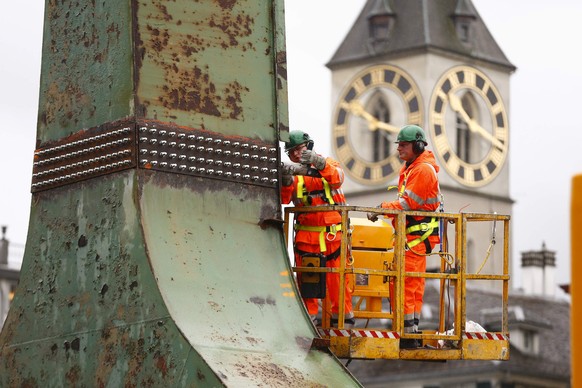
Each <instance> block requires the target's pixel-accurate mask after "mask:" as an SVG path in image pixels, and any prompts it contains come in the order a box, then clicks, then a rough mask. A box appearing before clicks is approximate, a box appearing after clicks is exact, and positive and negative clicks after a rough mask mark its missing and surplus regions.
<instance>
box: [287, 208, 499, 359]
mask: <svg viewBox="0 0 582 388" xmlns="http://www.w3.org/2000/svg"><path fill="white" fill-rule="evenodd" d="M321 211H334V212H339V213H340V214H341V219H342V234H341V248H340V249H341V253H340V255H341V257H340V262H339V267H338V268H328V267H323V268H321V267H315V268H314V267H305V266H293V271H295V272H296V273H329V272H332V273H338V274H339V277H340V281H339V285H340V286H339V294H340V297H339V300H344V295H345V292H346V290H345V278H346V276H352V277H353V276H356V275H365V276H370V277H373V276H382V277H383V278H385V279H389V281H392V282H393V285H394V287H393V293H394V295H390V296H389V297H390V298H393V299H394V300H393V302H392V305H393V306H394V310H393V311H390V312H385V311H380V312H378V311H376V312H370V311H365V312H360V311H357V312H356V313H355V314H356V318H357V321H361V319H367V320H368V321H367V322H369V320H371V319H384V320H386V319H387V318H388V319H391V327H390V328H389V329H388V330H387V331H390V332H391V333H392V334H393V335H390V336H387V338H388V339H387V342H392V344H391V345H389V346H388V345H386V348H383V350H381V351H380V352H379V353H378V352H377V351H376V352H371V353H370V354H368V352H367V351H366V349H365V347H366V345H363V347H364V348H363V349H359V350H357V351H354V349H352V342H353V341H351V340H350V342H349V344H348V345H345V346H338V347H336V350H337V352H335V351H334V352H335V353H336V355H338V356H339V357H348V358H351V357H352V356H353V354H354V353H357V354H358V355H359V357H360V358H367V357H368V355H369V356H370V358H379V357H378V356H379V355H380V356H381V357H383V358H402V352H398V351H397V350H398V346H397V345H398V344H397V343H396V345H394V342H396V341H399V339H417V340H419V341H422V343H423V344H426V345H427V346H425V347H423V348H422V349H421V350H420V351H424V350H443V349H444V348H442V347H439V346H437V344H438V343H439V342H440V343H446V344H456V347H457V349H456V350H458V351H459V352H457V353H453V354H446V355H445V354H444V353H443V356H442V357H438V356H434V355H431V356H426V357H420V356H419V357H417V358H445V359H462V358H476V359H508V354H509V353H508V351H509V350H508V349H509V344H508V338H509V327H508V318H507V314H508V306H507V300H508V292H509V280H510V277H509V220H510V217H509V216H506V215H498V214H481V213H458V214H453V213H443V212H420V211H396V210H387V209H379V208H372V207H361V206H338V205H335V206H325V207H288V208H285V219H284V228H285V232H286V233H285V235H286V237H287V242H289V240H292V239H293V236H292V233H293V225H292V222H293V220H292V216H293V217H295V216H297V215H298V214H301V213H310V212H321ZM367 213H374V214H377V215H378V216H379V218H380V219H382V218H385V219H386V220H387V221H388V222H390V221H391V220H394V222H393V225H394V229H393V245H392V252H393V262H392V263H391V266H390V267H389V268H387V269H378V266H375V268H365V267H360V266H357V260H356V263H354V264H352V265H348V264H347V261H346V257H348V252H351V254H352V255H355V254H356V252H355V251H354V250H352V249H350V247H351V236H352V230H353V228H352V229H350V226H349V225H350V223H349V220H350V217H353V216H354V214H356V215H358V217H362V218H365V217H366V214H367ZM407 216H421V217H435V218H437V219H438V220H439V221H440V224H441V237H442V239H441V245H440V249H435V250H437V251H435V252H433V253H432V254H430V256H438V257H440V268H439V270H438V272H435V273H433V272H407V271H405V266H404V257H405V250H406V249H407V248H406V232H405V231H406V217H407ZM484 222H487V223H490V224H491V226H492V228H491V231H492V232H491V234H490V236H489V237H490V244H489V249H488V250H487V256H489V254H490V253H491V249H498V250H499V249H500V250H501V256H502V258H501V260H502V270H501V273H498V274H481V273H480V271H479V272H476V273H467V233H468V231H467V227H468V225H470V224H473V223H484ZM451 226H452V227H453V229H452V230H451ZM346 231H347V233H346ZM497 234H499V237H498V236H497ZM449 237H451V238H449ZM449 240H452V241H451V242H449ZM497 240H502V246H501V248H495V245H496V242H497ZM487 259H488V257H486V258H485V261H487ZM496 260H498V258H496ZM405 277H418V278H424V279H427V280H428V279H437V280H439V282H440V291H439V303H440V306H439V318H438V329H437V330H435V332H421V333H405V332H404V314H403V306H404V281H403V280H404V278H405ZM467 281H495V282H501V284H502V286H501V293H500V294H501V295H500V296H501V311H500V316H499V321H500V322H501V325H500V327H501V331H500V332H499V333H498V334H499V337H500V338H502V339H504V341H505V343H503V344H500V343H496V344H495V346H493V348H492V349H493V350H492V351H484V352H482V353H483V354H482V355H479V354H476V353H475V352H478V351H479V350H478V348H479V347H477V348H476V347H474V346H473V347H472V348H473V349H474V350H472V351H470V350H467V347H466V346H462V344H463V341H465V342H466V343H467V342H468V341H469V340H470V339H471V336H469V337H467V335H466V330H465V327H466V322H467V309H466V299H467V293H468V292H470V290H469V291H468V290H467ZM451 289H452V293H453V296H452V299H450V300H448V303H447V299H446V298H445V295H449V292H450V290H451ZM384 299H386V298H384ZM322 304H323V307H324V308H323V314H322V326H321V329H323V330H320V333H322V336H323V337H329V335H330V332H329V331H328V330H327V329H330V328H332V326H331V325H330V313H329V301H328V298H327V297H326V298H323V300H322ZM356 304H357V303H356ZM451 304H452V305H453V316H454V318H453V320H451V319H450V318H449V315H450V309H451ZM366 307H367V306H366ZM344 312H345V311H344V304H343V303H340V304H339V311H338V315H339V319H338V323H337V328H336V329H337V330H338V331H340V332H341V331H342V330H344V332H342V333H344V334H345V333H347V334H345V335H347V336H348V337H350V336H353V333H350V331H349V330H347V331H346V330H345V322H344V318H343V317H344ZM357 326H358V325H356V327H357ZM332 329H333V328H332ZM354 329H355V328H354ZM365 329H368V325H367V324H366V326H365ZM378 330H380V331H384V330H386V328H379V329H378ZM336 340H338V339H337V338H330V344H331V348H332V350H334V344H333V343H334V341H336ZM475 349H477V350H475ZM447 350H450V349H447ZM338 352H339V353H340V354H337V353H338ZM449 353H450V352H449ZM498 353H503V354H498ZM396 354H400V356H396ZM362 355H364V357H362ZM413 358H414V357H413Z"/></svg>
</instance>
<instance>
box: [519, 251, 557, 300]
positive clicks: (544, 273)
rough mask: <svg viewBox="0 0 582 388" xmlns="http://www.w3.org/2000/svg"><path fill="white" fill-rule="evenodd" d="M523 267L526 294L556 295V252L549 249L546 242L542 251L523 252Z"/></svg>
mask: <svg viewBox="0 0 582 388" xmlns="http://www.w3.org/2000/svg"><path fill="white" fill-rule="evenodd" d="M521 268H522V274H523V290H524V292H525V293H526V294H528V295H540V296H551V297H552V296H555V295H556V252H554V251H548V250H547V249H546V244H545V243H542V250H541V251H529V252H522V254H521Z"/></svg>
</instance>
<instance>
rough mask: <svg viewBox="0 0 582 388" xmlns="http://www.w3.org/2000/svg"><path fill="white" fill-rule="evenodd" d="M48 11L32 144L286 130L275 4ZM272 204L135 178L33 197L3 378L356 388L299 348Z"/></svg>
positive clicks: (307, 335) (70, 6) (143, 173)
mask: <svg viewBox="0 0 582 388" xmlns="http://www.w3.org/2000/svg"><path fill="white" fill-rule="evenodd" d="M45 18H46V20H45V32H44V46H43V64H42V76H41V90H40V101H39V121H38V134H37V138H38V144H37V146H38V147H45V146H47V145H50V144H51V143H53V142H58V141H62V139H64V138H68V137H70V136H71V135H72V138H74V136H76V135H77V134H78V133H80V132H81V131H84V130H87V129H90V128H95V127H99V128H101V127H103V128H105V127H107V125H108V124H110V123H112V122H116V121H119V120H123V121H124V122H125V123H132V122H133V123H135V126H136V128H137V127H138V126H139V125H141V124H142V123H149V124H152V125H161V126H163V125H177V126H179V127H180V128H182V129H183V130H185V131H188V129H205V130H207V131H209V132H215V133H220V134H222V135H226V136H233V137H240V138H243V139H244V138H250V139H257V140H261V141H263V142H266V143H268V144H272V146H273V147H277V146H278V139H279V138H282V139H284V138H285V136H286V132H285V131H286V130H287V126H288V124H287V92H286V73H285V66H286V59H285V49H284V23H283V2H282V1H274V2H263V1H251V0H246V1H222V0H216V1H210V0H205V1H202V0H200V1H192V2H186V1H172V2H167V1H156V0H149V1H144V2H138V1H129V0H126V1H121V2H113V1H109V2H85V3H80V2H74V1H66V0H65V1H58V2H57V1H53V0H47V2H46V17H45ZM124 125H125V124H124ZM278 198H279V193H278V190H277V189H276V188H273V187H262V186H256V185H252V184H244V183H233V182H227V181H221V180H217V179H209V178H199V177H194V176H188V175H179V174H173V173H165V172H160V171H150V170H146V169H139V168H133V169H128V170H125V171H122V172H116V173H113V174H108V175H104V176H101V177H96V178H93V179H90V180H85V181H82V180H79V181H77V182H75V183H72V184H69V185H66V186H61V187H57V188H54V189H50V190H47V191H40V192H37V193H35V194H34V195H33V201H32V205H31V218H30V225H29V234H28V239H27V245H26V252H25V257H24V262H23V265H22V274H21V281H20V285H19V288H18V290H17V292H16V296H15V299H14V302H13V306H12V308H11V310H10V312H9V315H8V318H7V321H6V324H5V326H4V329H3V331H2V333H0V347H1V350H0V386H3V387H4V386H7V387H20V386H29V387H35V386H100V387H117V386H140V387H142V386H143V387H148V386H151V387H155V386H221V385H224V386H285V387H288V386H289V387H291V386H297V387H304V386H342V387H344V386H358V385H359V384H358V383H357V381H355V380H354V379H353V378H352V376H351V375H350V374H349V373H348V372H347V371H346V369H345V368H344V367H343V366H342V364H341V363H340V362H339V361H338V360H337V359H336V358H335V357H333V356H332V355H330V354H328V353H326V352H320V351H314V350H311V348H310V347H311V341H312V339H313V337H315V336H316V333H315V331H314V329H313V327H312V326H311V324H310V323H309V320H308V317H307V315H306V313H305V310H304V308H303V306H302V303H301V300H300V299H299V298H298V297H297V292H296V290H295V286H294V283H293V278H292V275H291V273H290V268H289V262H288V258H287V253H286V249H285V246H284V242H283V236H282V231H281V230H280V228H279V227H277V226H274V225H276V224H273V223H269V220H273V219H276V218H280V205H279V199H278Z"/></svg>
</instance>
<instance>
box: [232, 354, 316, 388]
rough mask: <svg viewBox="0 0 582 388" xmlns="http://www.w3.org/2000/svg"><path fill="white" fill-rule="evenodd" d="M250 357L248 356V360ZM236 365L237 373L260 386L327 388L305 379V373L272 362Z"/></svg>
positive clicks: (254, 361)
mask: <svg viewBox="0 0 582 388" xmlns="http://www.w3.org/2000/svg"><path fill="white" fill-rule="evenodd" d="M248 357H250V356H246V357H245V358H248ZM244 361H248V362H239V363H236V364H234V366H235V368H236V369H237V373H238V374H239V375H240V376H244V377H247V378H250V379H252V380H254V381H255V382H256V383H257V385H258V386H261V385H262V384H264V383H268V384H276V385H274V386H280V387H325V385H322V384H318V383H315V382H314V381H311V380H308V379H306V378H305V377H304V375H303V373H302V372H301V371H300V370H298V369H296V368H291V367H286V366H281V365H277V364H275V363H272V362H257V361H256V360H253V362H251V361H250V360H244Z"/></svg>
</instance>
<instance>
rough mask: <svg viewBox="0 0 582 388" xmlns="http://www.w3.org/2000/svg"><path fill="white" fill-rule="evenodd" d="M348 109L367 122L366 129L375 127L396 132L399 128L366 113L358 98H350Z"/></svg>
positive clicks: (374, 128) (371, 129)
mask: <svg viewBox="0 0 582 388" xmlns="http://www.w3.org/2000/svg"><path fill="white" fill-rule="evenodd" d="M348 110H349V111H350V112H352V113H353V114H355V115H356V116H360V117H362V118H364V119H365V120H366V121H367V122H368V129H369V130H370V131H375V130H377V129H383V130H385V131H388V132H393V133H398V132H399V131H400V130H399V129H398V128H396V127H395V126H393V125H390V124H388V123H385V122H383V121H380V120H378V119H377V118H375V117H374V116H372V115H371V114H370V113H368V112H367V111H366V110H365V109H364V107H363V106H362V104H361V103H360V102H359V101H358V100H352V101H350V103H349V104H348Z"/></svg>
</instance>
